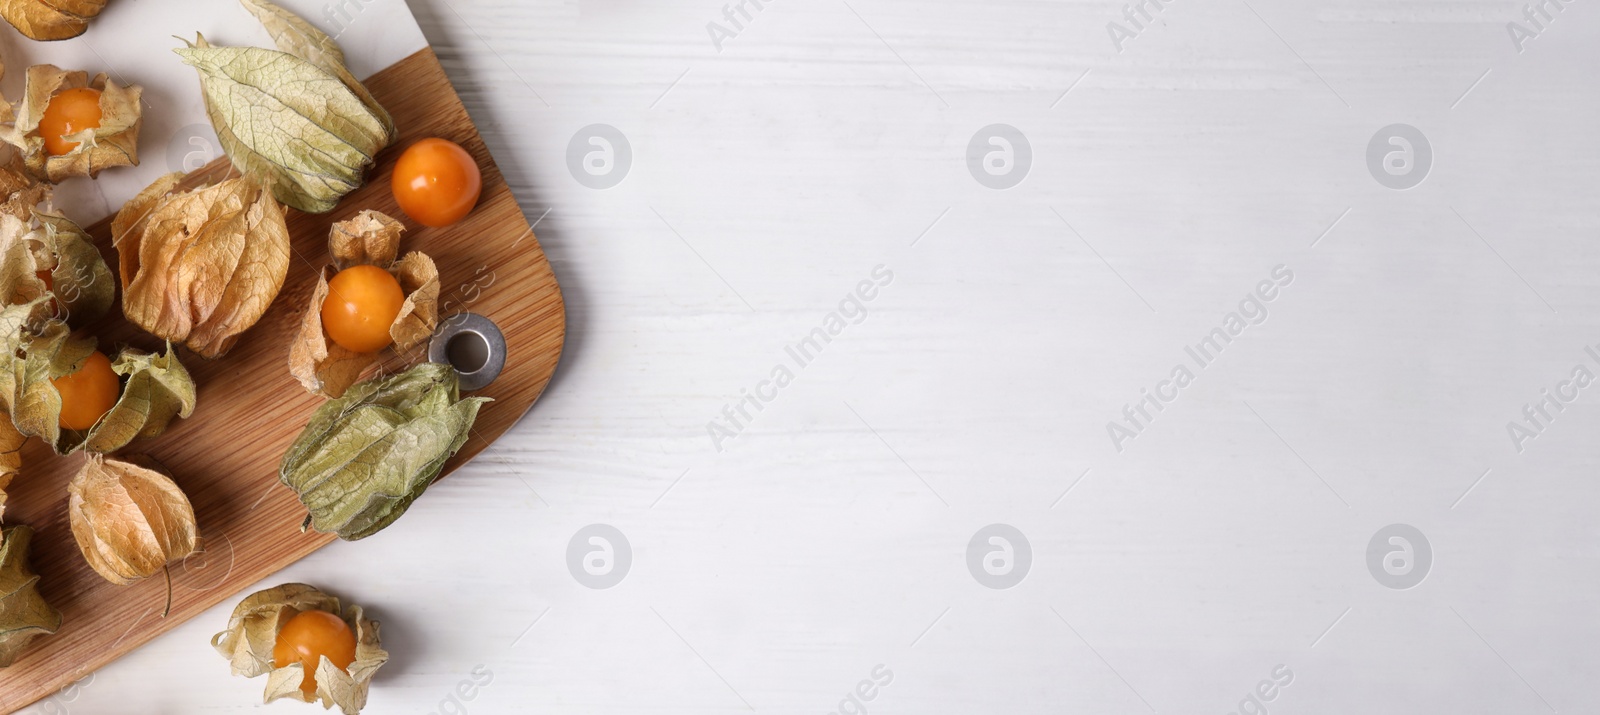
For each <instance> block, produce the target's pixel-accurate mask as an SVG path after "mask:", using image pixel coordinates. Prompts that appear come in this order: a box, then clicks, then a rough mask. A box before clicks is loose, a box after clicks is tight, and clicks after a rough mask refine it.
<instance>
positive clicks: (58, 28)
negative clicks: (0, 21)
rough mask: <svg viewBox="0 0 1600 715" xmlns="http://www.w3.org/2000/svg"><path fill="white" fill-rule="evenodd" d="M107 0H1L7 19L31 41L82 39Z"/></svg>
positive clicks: (1, 10) (2, 14) (0, 9)
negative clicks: (91, 21)
mask: <svg viewBox="0 0 1600 715" xmlns="http://www.w3.org/2000/svg"><path fill="white" fill-rule="evenodd" d="M105 7H106V0H0V18H5V21H6V22H9V23H11V26H12V27H15V28H17V31H18V32H21V33H22V34H23V35H26V36H27V37H28V39H30V40H66V39H70V38H73V37H77V36H78V35H82V34H83V31H84V30H87V29H88V28H89V21H90V20H93V19H94V17H95V16H96V15H99V14H100V11H101V10H104V9H105Z"/></svg>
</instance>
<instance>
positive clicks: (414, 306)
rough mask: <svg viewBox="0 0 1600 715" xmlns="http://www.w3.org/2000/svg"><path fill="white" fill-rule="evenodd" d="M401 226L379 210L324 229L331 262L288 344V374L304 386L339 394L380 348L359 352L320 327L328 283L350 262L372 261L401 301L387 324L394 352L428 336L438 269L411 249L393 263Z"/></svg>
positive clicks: (434, 317)
mask: <svg viewBox="0 0 1600 715" xmlns="http://www.w3.org/2000/svg"><path fill="white" fill-rule="evenodd" d="M404 230H405V226H404V225H403V224H401V223H400V222H399V221H396V220H395V219H393V218H391V217H389V216H386V215H384V214H383V213H380V212H378V211H362V212H361V213H359V214H356V215H355V216H354V217H353V218H350V219H348V220H345V221H340V222H338V223H336V224H334V225H333V228H332V229H330V230H329V232H328V248H329V252H330V253H332V254H333V265H332V266H328V267H324V268H323V269H322V272H321V273H320V274H319V275H318V277H317V285H316V287H315V288H313V289H312V291H311V300H310V302H309V304H308V305H307V306H306V311H305V314H304V315H303V316H302V317H301V319H300V332H299V334H298V335H296V336H295V341H294V343H293V344H291V345H290V347H289V373H290V374H292V375H294V376H295V378H296V379H298V380H299V381H300V384H302V385H304V386H305V388H306V389H307V390H310V391H312V392H315V393H317V394H319V395H322V396H324V397H338V396H340V395H343V394H344V391H345V390H347V389H349V388H350V386H351V385H353V384H355V382H356V380H358V379H360V377H361V373H363V372H365V371H366V369H367V368H369V367H371V366H373V365H374V364H376V363H377V362H378V358H379V356H380V355H381V354H382V353H381V352H376V353H358V352H354V351H352V350H347V349H345V348H343V347H341V346H340V345H339V344H338V343H335V342H333V340H331V339H329V338H328V336H327V333H326V332H325V331H324V330H323V328H322V303H323V301H325V300H327V298H328V281H330V280H332V279H333V276H334V275H336V274H337V272H338V271H342V270H344V269H346V268H350V267H351V266H357V265H374V266H377V267H379V268H383V269H385V270H388V271H389V272H390V273H391V274H393V275H394V277H395V280H397V281H399V283H400V291H401V292H402V293H403V294H404V295H405V297H406V299H405V302H404V303H403V304H401V306H400V312H399V314H397V315H396V316H395V319H394V323H393V324H391V325H390V326H389V337H391V338H393V339H394V347H395V349H396V350H408V349H410V348H411V347H412V346H414V345H416V344H417V343H420V342H422V341H423V340H425V339H427V337H428V336H429V335H431V334H432V333H433V329H434V328H435V327H436V326H437V325H438V322H439V269H438V267H436V266H435V265H434V263H433V259H431V258H429V257H428V256H427V255H425V254H423V253H420V252H417V251H413V252H411V253H408V254H406V255H405V257H404V258H401V259H400V261H399V262H395V260H394V257H395V255H396V254H397V253H398V252H399V247H400V232H402V231H404Z"/></svg>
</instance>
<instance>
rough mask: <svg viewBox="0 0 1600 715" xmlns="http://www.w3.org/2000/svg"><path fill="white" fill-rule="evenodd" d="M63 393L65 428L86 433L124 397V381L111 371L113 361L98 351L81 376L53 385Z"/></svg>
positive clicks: (86, 361) (67, 377)
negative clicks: (118, 398)
mask: <svg viewBox="0 0 1600 715" xmlns="http://www.w3.org/2000/svg"><path fill="white" fill-rule="evenodd" d="M50 384H52V385H55V386H56V391H57V392H59V393H61V427H62V429H70V430H79V431H82V430H86V429H89V428H90V427H93V426H94V423H96V422H99V421H100V417H101V416H103V415H105V413H107V412H110V411H111V407H112V406H113V405H115V404H117V397H119V396H120V395H121V394H122V381H121V380H120V379H118V378H117V373H115V372H113V371H112V370H111V360H110V359H109V358H107V357H106V356H105V353H102V352H100V351H99V350H96V351H94V352H92V353H89V357H87V358H85V359H84V361H83V366H82V367H79V368H78V371H77V372H74V373H70V374H67V375H62V376H61V377H58V378H56V379H54V380H51V381H50Z"/></svg>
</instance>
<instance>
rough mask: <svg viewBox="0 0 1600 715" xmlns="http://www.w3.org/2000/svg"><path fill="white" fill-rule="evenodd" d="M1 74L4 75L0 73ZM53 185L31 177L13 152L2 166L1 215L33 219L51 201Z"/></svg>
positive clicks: (0, 168) (0, 179) (0, 170)
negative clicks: (40, 207) (35, 212)
mask: <svg viewBox="0 0 1600 715" xmlns="http://www.w3.org/2000/svg"><path fill="white" fill-rule="evenodd" d="M0 74H4V72H3V71H0ZM50 189H51V185H50V184H47V183H44V182H42V181H39V180H37V179H35V178H33V177H31V176H29V175H28V174H27V172H26V170H25V169H24V167H23V166H22V156H21V155H19V154H17V153H15V152H13V153H12V154H11V159H10V160H9V161H7V162H6V163H4V164H0V214H7V215H10V216H15V217H17V218H19V219H22V220H23V221H24V222H26V221H28V220H29V219H31V218H32V217H33V212H34V210H35V209H37V208H38V207H39V204H42V203H45V202H47V201H49V200H50V195H51V190H50Z"/></svg>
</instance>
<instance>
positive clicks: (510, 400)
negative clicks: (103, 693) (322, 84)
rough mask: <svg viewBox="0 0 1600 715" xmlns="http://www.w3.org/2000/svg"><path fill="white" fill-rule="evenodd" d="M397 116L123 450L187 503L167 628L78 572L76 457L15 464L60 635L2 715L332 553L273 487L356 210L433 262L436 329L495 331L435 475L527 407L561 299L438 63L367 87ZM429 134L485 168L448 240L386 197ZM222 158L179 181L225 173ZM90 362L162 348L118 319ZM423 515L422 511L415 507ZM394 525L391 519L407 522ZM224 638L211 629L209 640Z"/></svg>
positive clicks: (110, 255) (146, 586)
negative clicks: (322, 307) (478, 386)
mask: <svg viewBox="0 0 1600 715" xmlns="http://www.w3.org/2000/svg"><path fill="white" fill-rule="evenodd" d="M366 84H367V87H368V88H369V89H370V90H371V91H372V93H373V95H375V96H376V97H377V98H378V101H379V102H380V103H382V104H383V105H384V107H386V108H387V109H388V110H389V111H390V112H391V113H392V114H393V115H394V119H395V123H396V125H397V126H398V127H399V130H400V139H399V141H397V142H395V145H394V146H391V147H390V148H389V149H387V150H386V151H385V152H384V153H383V154H381V155H380V156H379V159H378V164H377V166H376V167H375V168H374V169H373V171H372V172H371V174H370V175H369V182H368V183H367V185H366V186H364V187H362V188H361V189H359V190H358V191H356V192H355V193H353V194H351V195H350V196H348V197H346V198H345V200H344V202H343V203H341V204H340V206H339V208H338V209H336V210H335V211H333V212H331V213H328V214H323V215H309V214H304V213H300V212H297V211H292V210H291V211H290V212H289V233H290V235H291V237H292V247H293V249H294V253H295V257H294V258H293V259H292V260H291V263H290V266H289V275H288V279H287V280H286V281H285V283H284V287H283V291H282V293H280V294H279V297H278V300H277V302H276V303H274V304H273V306H272V308H271V309H270V310H269V311H268V312H267V314H266V315H265V316H264V317H263V318H262V320H261V321H260V322H259V323H257V324H256V326H255V327H254V328H252V329H251V330H250V331H249V332H247V333H245V335H244V337H243V338H242V339H241V340H240V341H239V344H238V345H237V346H235V347H234V349H233V350H232V351H231V352H229V353H228V354H227V355H225V356H223V357H222V358H219V359H217V360H215V361H212V362H205V361H202V360H201V359H199V358H198V357H195V356H194V355H193V354H190V353H187V352H185V353H184V354H183V360H184V364H185V365H186V366H187V367H188V368H189V371H190V372H191V373H192V374H193V376H194V378H195V381H196V382H197V383H198V384H199V387H200V392H199V405H198V407H197V409H196V410H195V414H194V415H193V416H192V417H190V418H189V419H187V420H179V421H177V422H176V423H174V425H173V427H172V428H171V429H170V430H169V431H168V432H167V433H166V434H164V435H162V436H161V437H159V438H156V439H153V440H141V441H136V442H134V443H133V444H132V445H129V447H128V448H127V449H126V450H124V451H127V452H142V453H145V454H149V455H151V456H153V457H155V458H156V459H157V460H159V461H160V462H161V463H162V464H164V465H166V466H167V468H168V469H169V470H170V471H171V472H172V475H173V479H174V480H175V481H177V483H178V484H179V486H181V487H183V489H184V491H185V492H187V493H188V495H189V498H190V501H191V502H193V504H194V508H195V514H196V518H197V521H198V523H199V527H200V533H201V536H202V538H203V539H204V545H205V546H204V548H205V553H204V554H197V555H195V556H193V557H191V558H190V559H188V560H187V561H185V562H184V563H182V564H174V565H173V568H172V576H173V585H174V591H173V605H172V613H171V615H169V616H167V617H166V618H161V617H160V616H161V608H162V606H163V605H164V602H165V597H166V584H165V582H164V581H163V580H162V579H161V578H160V577H159V576H158V577H156V578H152V579H147V580H145V581H143V582H140V583H136V584H134V585H131V586H126V587H123V586H115V585H112V584H111V583H109V582H107V581H105V580H104V579H102V578H101V577H100V576H99V575H97V574H95V573H94V572H93V571H92V570H90V568H89V566H88V564H87V563H86V562H85V561H84V559H83V556H82V555H81V554H80V553H79V552H78V548H77V545H76V544H75V542H74V541H73V539H72V533H71V530H70V528H69V527H68V524H67V510H66V507H67V498H66V485H67V482H68V481H69V480H70V479H71V477H72V475H73V474H74V473H75V472H76V471H77V469H78V468H79V466H80V465H81V463H82V459H83V458H82V456H81V455H71V456H67V457H58V456H56V455H55V454H54V453H52V452H51V451H50V448H49V447H48V446H46V445H44V444H42V443H40V442H39V441H38V440H30V442H29V444H28V446H27V447H26V448H25V450H24V454H23V467H22V473H21V474H20V475H18V476H17V478H16V480H15V481H14V482H13V485H12V486H13V489H12V490H11V491H10V500H9V502H8V504H7V506H6V513H5V516H6V522H7V523H18V524H28V525H30V526H32V527H33V528H34V529H35V530H37V534H36V535H35V537H34V542H33V565H34V567H35V569H36V570H37V571H38V572H39V574H40V576H41V581H40V590H41V591H42V592H43V595H44V597H45V599H46V600H48V601H49V602H50V603H51V604H52V605H54V606H55V607H56V608H57V609H59V610H60V611H61V613H62V616H63V623H62V627H61V630H60V632H58V633H56V634H55V635H53V636H46V637H43V638H40V639H38V640H36V641H34V644H33V645H32V646H31V647H30V649H29V651H28V652H27V653H26V654H25V655H24V656H23V657H22V658H21V659H20V660H18V661H17V663H16V664H15V665H13V666H12V667H10V668H6V669H3V670H0V712H12V711H15V710H17V709H20V708H22V707H25V706H27V705H28V704H30V703H32V702H34V701H36V700H39V699H40V698H43V697H45V696H47V695H49V694H51V693H52V692H54V691H56V690H58V689H60V688H62V687H64V686H66V685H68V684H69V683H71V682H73V681H74V680H77V679H79V678H81V677H83V676H84V675H87V674H88V673H90V672H91V671H93V670H94V669H95V668H98V667H100V666H102V665H105V664H106V663H109V662H111V661H112V660H114V659H116V658H117V657H119V656H122V655H124V654H126V653H128V652H129V651H131V650H133V649H134V648H137V647H138V646H139V645H141V644H143V643H145V642H147V641H149V640H150V639H152V638H154V637H155V636H156V635H158V634H160V633H162V632H163V631H166V630H168V629H170V628H172V627H174V626H176V625H178V624H179V623H182V622H183V621H185V620H188V619H189V618H192V617H194V616H195V615H197V614H199V613H200V612H201V611H203V610H205V609H206V608H209V607H211V606H213V605H215V604H217V603H218V602H221V601H224V600H231V599H233V598H234V597H235V596H236V595H238V594H239V592H240V591H241V590H242V589H244V588H246V587H248V586H250V585H251V584H254V583H255V582H257V581H259V580H261V579H263V578H265V577H267V576H269V575H271V574H272V573H274V572H276V571H278V570H280V569H282V568H284V567H285V566H288V565H289V564H291V563H294V562H295V561H297V560H299V559H301V558H303V557H305V556H306V555H307V554H310V553H311V552H312V551H315V550H316V549H318V548H320V547H322V546H324V545H326V544H327V543H328V542H330V541H331V540H332V539H333V537H331V536H328V535H323V534H318V533H315V532H310V533H304V534H302V533H301V532H300V523H301V521H302V520H303V519H304V517H305V510H304V509H303V508H302V507H301V505H300V503H299V501H298V500H296V498H295V496H294V494H293V493H292V492H291V491H289V490H288V489H287V488H285V487H283V486H282V485H280V484H279V483H278V479H277V469H278V461H279V459H280V458H281V457H282V455H283V453H284V451H285V450H286V449H287V448H288V446H289V444H290V443H291V442H292V441H293V440H294V438H295V437H296V436H297V435H298V434H299V432H300V429H301V428H302V427H304V426H305V424H306V421H307V419H308V418H309V417H310V415H311V412H312V410H314V409H315V408H316V407H317V405H319V404H320V403H321V402H322V400H321V399H319V398H317V397H315V396H313V395H311V394H309V393H307V392H306V391H305V390H304V389H303V388H302V387H300V384H299V383H298V382H296V381H295V380H294V378H292V377H290V376H289V372H288V362H287V361H288V350H289V344H290V340H291V338H292V336H293V335H294V333H295V331H296V329H297V326H298V323H299V320H300V316H301V314H302V312H303V311H304V310H305V305H306V303H307V301H308V300H309V296H310V293H311V290H312V287H313V285H314V282H315V280H316V275H317V271H319V270H320V269H321V267H322V266H323V265H325V264H327V263H328V262H329V260H330V259H329V256H328V243H327V236H328V227H329V226H330V225H331V224H332V223H334V222H335V221H340V220H343V219H346V218H349V217H350V216H352V215H354V214H355V213H356V212H358V211H360V210H363V209H375V210H379V211H383V212H385V213H387V214H390V215H392V216H395V217H396V218H400V219H401V220H402V221H404V222H405V223H406V226H407V227H408V230H407V231H406V233H405V234H404V236H403V237H402V239H401V244H400V249H401V251H402V252H404V251H411V250H420V251H423V252H425V253H427V254H428V255H429V256H431V257H432V258H433V259H434V261H436V262H437V263H438V266H439V274H440V306H441V311H440V312H441V316H442V317H447V316H449V315H451V314H454V313H457V312H461V311H470V312H474V313H480V314H483V315H486V316H488V317H489V318H490V319H491V320H493V321H495V323H497V324H498V325H499V326H500V329H501V330H502V331H503V332H504V333H505V337H506V343H507V360H506V366H505V370H504V372H502V373H501V374H500V377H499V378H498V379H497V380H495V382H494V383H493V384H491V385H489V386H488V387H486V388H484V389H483V390H480V391H478V392H475V393H472V394H476V395H486V396H489V397H493V398H494V400H495V401H494V402H491V403H489V404H487V405H485V406H484V407H483V409H482V411H481V412H480V413H479V416H478V421H477V424H476V425H475V426H474V428H473V432H472V435H471V437H470V438H469V439H468V441H467V443H466V446H464V447H463V448H462V449H461V451H460V452H459V453H457V454H456V456H455V457H454V458H453V459H451V460H450V461H449V462H448V463H447V464H446V465H445V468H444V474H449V473H450V472H452V471H454V470H455V469H456V468H457V467H460V466H461V465H462V464H464V463H465V462H466V461H467V460H469V459H471V458H472V457H473V456H474V455H476V454H478V453H479V452H481V451H483V449H484V448H486V447H488V446H489V445H490V444H491V443H492V442H493V441H494V440H495V439H497V438H498V437H499V436H500V435H501V434H503V433H504V432H505V431H506V430H507V429H509V428H510V427H511V426H512V425H513V424H515V423H516V422H517V420H518V419H519V418H521V417H522V415H523V413H525V412H526V411H527V410H528V408H529V407H530V406H532V405H533V402H534V400H535V399H537V398H538V396H539V393H540V392H542V391H543V390H544V388H545V385H546V384H547V383H548V382H549V381H550V376H551V374H552V373H553V372H554V371H555V367H556V362H557V360H558V358H559V357H560V354H561V345H562V340H563V337H564V335H565V315H564V312H563V309H562V301H561V292H560V288H559V287H558V286H557V285H556V280H555V276H554V275H553V274H552V273H551V271H550V264H549V262H548V261H546V260H545V256H544V253H543V252H542V251H541V250H540V248H539V243H538V240H537V239H536V238H535V237H534V236H533V231H532V228H531V227H530V226H529V225H528V221H527V219H526V217H524V216H523V214H522V211H521V209H520V208H519V207H518V206H517V203H516V201H515V200H514V199H513V198H512V196H511V192H510V190H509V189H508V188H507V186H506V183H505V179H504V178H503V177H502V176H501V175H500V172H499V170H498V169H497V168H496V167H495V165H494V161H493V159H491V158H490V156H489V152H488V149H487V148H485V146H484V144H483V140H482V139H481V138H480V137H479V136H478V132H477V129H476V128H475V127H474V126H473V124H472V121H471V119H470V118H469V117H468V116H467V112H466V109H465V108H464V107H462V105H461V101H460V99H459V98H458V97H457V96H456V93H455V90H454V89H453V88H452V87H451V86H450V82H449V80H448V79H447V78H446V76H445V74H444V69H443V68H442V67H440V66H439V61H438V59H437V58H436V57H435V56H434V54H433V51H432V50H429V49H424V50H421V51H419V52H417V53H416V54H414V55H412V56H410V57H408V58H406V59H405V60H402V61H400V62H398V63H396V64H394V65H392V66H390V67H389V68H387V69H385V70H383V71H381V72H379V73H378V74H376V75H374V76H373V77H371V78H369V79H368V80H367V82H366ZM430 136H438V137H444V138H447V139H450V140H452V141H455V142H457V143H459V144H461V145H462V146H463V147H465V148H466V149H467V151H469V152H471V153H472V155H473V156H474V157H475V158H476V159H477V160H478V165H479V166H480V167H482V169H483V195H482V198H481V199H480V200H479V203H478V206H477V208H476V209H475V210H474V211H473V212H472V214H471V215H469V216H468V217H467V218H466V219H465V220H464V221H462V222H461V223H458V224H456V225H455V226H451V227H448V228H444V229H434V228H425V227H422V226H421V225H420V224H417V223H416V222H414V221H411V220H410V219H409V218H406V217H405V216H404V214H403V213H401V212H400V210H399V208H398V207H397V206H396V205H395V202H394V197H393V195H392V194H391V193H390V191H389V175H390V172H391V171H392V169H393V167H394V162H395V160H396V159H397V158H398V156H399V154H400V152H401V151H402V150H403V149H404V147H406V146H408V145H409V144H410V143H411V142H413V141H415V140H418V139H422V138H425V137H430ZM230 171H231V168H230V167H229V166H228V165H227V160H226V159H221V160H218V161H216V162H213V163H212V164H210V165H208V166H207V167H205V168H204V169H202V170H200V171H197V172H195V173H194V174H193V175H191V176H190V177H189V178H188V179H186V182H188V183H193V184H199V183H205V182H207V181H215V180H219V179H221V178H223V177H224V176H226V175H228V174H229V172H230ZM90 233H91V234H92V235H93V236H94V237H95V240H96V242H97V244H98V245H99V247H100V249H101V252H102V253H103V254H104V255H105V256H106V260H107V263H108V264H109V265H111V266H112V267H113V270H115V266H116V265H117V261H116V256H115V253H114V251H113V250H112V248H111V240H110V222H109V219H108V220H107V221H103V222H101V223H99V224H97V225H95V226H94V227H92V228H91V229H90ZM91 331H92V332H93V333H94V334H95V335H97V336H98V337H99V339H100V345H101V346H102V349H107V348H110V349H115V348H116V347H117V346H119V345H122V344H128V345H133V346H135V347H139V348H142V349H145V350H154V349H159V348H160V347H161V344H160V342H159V341H157V340H156V339H155V338H152V337H151V336H149V335H146V334H144V333H142V332H140V331H139V330H138V329H137V328H135V327H133V326H132V325H131V324H129V323H127V322H126V321H125V320H123V318H122V316H121V314H120V312H119V311H116V310H113V311H112V315H111V316H109V317H108V318H106V319H105V320H103V321H102V323H101V324H100V325H97V326H94V327H93V328H91ZM424 359H426V345H425V344H424V345H422V346H419V347H417V348H415V349H413V350H411V351H409V352H408V354H406V355H394V354H390V355H389V356H388V359H387V360H386V362H385V363H384V365H383V366H381V369H385V370H388V371H393V370H395V369H397V368H402V367H404V366H407V365H409V364H411V363H414V362H417V361H420V360H424ZM423 498H424V499H426V498H427V497H426V496H424V497H423ZM402 521H403V520H402ZM223 625H225V624H222V623H219V624H217V628H218V630H220V629H221V628H222V626H223Z"/></svg>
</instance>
